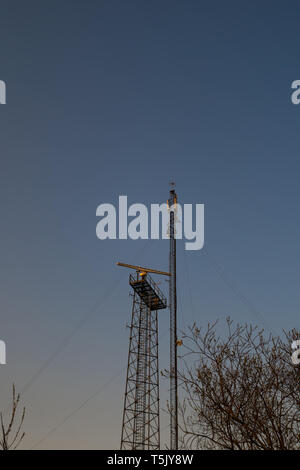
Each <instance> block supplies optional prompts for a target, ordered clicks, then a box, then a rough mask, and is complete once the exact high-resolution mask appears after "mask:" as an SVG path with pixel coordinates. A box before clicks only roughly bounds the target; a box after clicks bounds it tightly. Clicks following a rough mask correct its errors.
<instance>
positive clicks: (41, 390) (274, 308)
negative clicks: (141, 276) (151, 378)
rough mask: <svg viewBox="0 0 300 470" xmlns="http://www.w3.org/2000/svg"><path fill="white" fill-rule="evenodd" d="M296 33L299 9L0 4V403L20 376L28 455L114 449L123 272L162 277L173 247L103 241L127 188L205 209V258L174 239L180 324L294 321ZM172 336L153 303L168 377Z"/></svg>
mask: <svg viewBox="0 0 300 470" xmlns="http://www.w3.org/2000/svg"><path fill="white" fill-rule="evenodd" d="M299 22H300V6H299V2H296V1H293V0H290V1H289V2H288V3H287V2H284V1H274V0H272V1H266V0H259V1H257V0H254V1H251V2H250V1H245V0H244V1H241V0H239V1H237V0H236V1H232V0H227V1H226V2H224V1H223V0H222V1H221V0H218V1H212V0H209V1H202V0H198V1H193V0H187V1H176V0H164V1H163V2H162V1H158V0H151V1H150V0H149V1H146V0H142V1H138V0H136V1H134V0H126V1H124V0H118V1H117V0H105V1H101V0H98V1H95V0H88V1H83V0H80V1H79V0H59V1H58V0H51V1H49V0H43V1H40V0H26V2H25V1H22V0H18V1H16V0H0V48H1V64H0V79H1V80H5V81H6V83H7V105H6V106H0V133H1V134H0V136H1V138H0V157H1V171H0V196H1V198H0V214H1V244H0V260H1V270H0V285H1V299H0V305H1V317H0V318H1V323H0V339H2V340H5V341H6V343H7V348H8V351H7V354H8V356H7V359H8V365H7V366H2V367H1V368H0V382H1V389H0V406H1V407H2V408H5V407H6V406H7V404H8V400H9V397H10V387H11V384H12V382H15V383H16V386H17V388H18V390H21V391H22V390H23V389H24V387H25V386H27V385H28V386H27V387H26V391H25V393H24V395H23V397H22V399H23V403H24V404H25V405H26V407H27V417H26V422H25V430H26V432H27V437H26V439H25V440H24V443H23V445H22V448H27V449H28V448H32V447H34V446H36V444H38V443H39V441H40V440H42V442H40V443H39V445H38V447H37V448H39V449H66V448H68V449H76V448H80V449H97V448H100V449H101V448H103V449H105V448H110V449H113V448H118V447H119V441H120V429H121V412H122V407H123V393H124V387H125V369H126V364H127V350H128V330H127V329H126V323H128V322H129V319H130V298H129V296H128V294H129V286H128V272H127V271H126V270H125V269H124V270H122V268H118V267H116V266H115V262H116V261H124V262H129V263H133V264H141V265H148V266H152V267H154V268H159V269H167V268H168V242H167V241H149V242H146V243H145V241H135V242H133V241H105V242H103V241H102V242H101V241H100V240H98V239H97V238H96V234H95V228H96V223H97V219H96V215H95V214H96V208H97V206H98V205H99V204H101V203H104V202H111V203H115V204H116V203H117V201H118V196H119V195H120V194H126V195H127V196H128V199H129V203H130V204H131V203H135V202H140V203H144V204H147V205H148V204H150V203H161V202H165V201H166V199H167V197H168V191H169V186H168V184H169V181H170V179H172V178H173V179H174V180H175V181H176V187H177V192H178V197H179V200H180V202H182V203H193V204H196V203H204V204H205V210H206V218H205V223H206V228H205V248H204V249H203V250H202V251H198V252H185V251H184V245H183V242H181V243H178V290H179V305H178V307H179V312H178V318H179V328H180V329H184V328H186V327H187V326H188V325H191V324H192V323H193V322H194V321H195V320H196V321H197V322H198V323H199V325H205V324H207V322H208V321H212V320H215V319H216V318H220V320H221V322H223V321H224V319H225V317H226V316H227V315H231V316H232V318H233V319H234V320H236V321H240V322H246V321H247V322H252V323H256V324H259V326H263V327H265V328H266V329H267V330H272V331H273V332H280V331H281V329H282V328H285V329H289V328H292V327H299V326H300V325H299V274H300V272H299V271H300V258H299V239H300V223H299V195H300V188H299V177H300V158H299V148H300V132H299V130H300V106H299V107H298V106H294V105H292V103H291V100H290V95H291V90H290V87H291V83H292V81H293V80H296V79H300V71H299ZM161 287H162V288H163V289H165V288H166V287H167V285H166V282H165V280H164V279H163V280H162V282H161ZM82 319H85V320H84V321H83V322H82V323H80V322H81V320H82ZM77 325H81V326H80V327H79V326H78V328H77ZM76 328H77V330H76V332H75V329H76ZM167 330H168V313H167V311H165V312H164V311H162V312H160V331H161V334H162V336H163V338H162V340H161V358H160V363H161V364H160V365H161V368H164V367H168V341H167V340H168V335H167ZM69 335H70V336H69ZM68 337H69V342H66V341H65V339H66V338H68ZM61 345H62V346H61ZM55 353H56V355H55V356H53V354H55ZM49 358H51V360H50V361H49V362H47V361H48V360H49ZM44 366H45V367H44ZM41 367H44V369H43V370H40V368H41ZM39 371H40V372H39ZM37 373H38V375H36V374H37ZM110 380H111V381H110ZM109 381H110V382H109ZM167 390H168V384H167V383H165V381H162V394H163V405H164V406H165V399H166V397H167V395H166V394H167ZM98 391H99V393H97V392H98ZM93 395H95V396H94V398H93V399H91V400H90V401H89V402H88V403H86V404H84V403H85V401H86V400H87V399H88V398H89V397H92V396H93ZM81 405H84V406H82V408H81V409H80V410H78V412H76V413H75V414H73V413H74V411H76V410H77V408H78V407H81ZM71 415H72V416H71ZM66 418H68V419H67V420H66V421H65V422H64V423H63V421H64V420H65V419H66ZM167 424H168V422H167V420H166V418H165V416H163V418H162V426H163V428H164V432H163V443H164V442H165V440H166V439H167V438H168V436H167V432H168V430H167ZM52 431H53V432H52ZM49 432H51V434H49V435H48V433H49ZM46 436H47V439H44V438H45V437H46Z"/></svg>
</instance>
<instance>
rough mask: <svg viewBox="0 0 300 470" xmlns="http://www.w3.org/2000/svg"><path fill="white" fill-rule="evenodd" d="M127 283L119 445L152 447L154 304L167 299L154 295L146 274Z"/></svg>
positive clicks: (156, 431)
mask: <svg viewBox="0 0 300 470" xmlns="http://www.w3.org/2000/svg"><path fill="white" fill-rule="evenodd" d="M130 285H131V286H132V287H133V289H134V295H133V308H132V319H131V327H130V342H129V354H128V369H127V379H126V392H125V402H124V412H123V426H122V440H121V449H124V450H147V449H148V450H154V449H159V448H160V421H159V411H160V410H159V408H160V406H159V367H158V318H157V317H158V315H157V306H159V307H158V308H166V301H165V299H164V298H163V297H159V299H158V300H156V299H155V296H154V295H153V292H158V291H157V290H156V287H157V286H156V285H155V284H154V282H153V281H151V282H150V279H149V277H148V276H147V277H145V278H143V279H142V280H137V281H136V282H135V281H134V279H133V278H132V276H131V277H130ZM150 287H151V289H150ZM150 296H151V299H150Z"/></svg>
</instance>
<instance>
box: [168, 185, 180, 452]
mask: <svg viewBox="0 0 300 470" xmlns="http://www.w3.org/2000/svg"><path fill="white" fill-rule="evenodd" d="M174 187H175V184H174V183H171V190H170V199H169V201H168V203H169V210H170V229H169V231H170V260H169V263H170V267H169V272H170V274H171V277H170V292H169V302H170V449H171V450H177V449H178V381H177V292H176V229H175V225H176V224H175V221H176V204H177V195H176V192H175V189H174Z"/></svg>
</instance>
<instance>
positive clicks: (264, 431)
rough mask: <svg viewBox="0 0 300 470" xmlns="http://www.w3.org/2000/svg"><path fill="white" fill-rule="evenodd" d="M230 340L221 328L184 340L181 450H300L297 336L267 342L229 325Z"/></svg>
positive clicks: (248, 328)
mask: <svg viewBox="0 0 300 470" xmlns="http://www.w3.org/2000/svg"><path fill="white" fill-rule="evenodd" d="M225 336H226V339H224V335H222V337H220V336H218V334H217V322H216V323H214V324H212V325H208V327H207V329H206V330H205V331H204V330H202V329H200V328H198V327H197V326H196V324H194V325H193V327H192V328H190V330H189V332H188V334H186V335H184V337H183V343H184V347H185V352H184V354H183V357H182V359H183V364H184V367H183V370H182V371H180V372H179V377H178V378H179V383H180V385H181V386H182V388H183V394H184V396H185V398H184V400H183V402H182V403H181V406H180V430H181V435H182V443H181V447H183V448H188V449H189V448H190V449H229V450H235V449H240V450H269V449H275V450H276V449H277V450H279V449H281V450H283V449H300V368H299V366H295V365H293V364H292V362H291V343H292V341H293V340H294V339H299V338H300V334H299V332H297V331H296V330H293V331H291V332H289V333H284V334H283V337H282V338H281V337H275V336H272V335H269V336H266V335H265V334H264V332H263V331H259V330H258V329H257V328H256V327H252V326H251V325H242V326H241V325H239V324H238V325H236V326H234V325H233V322H232V321H231V320H230V319H229V318H228V319H227V334H226V335H225Z"/></svg>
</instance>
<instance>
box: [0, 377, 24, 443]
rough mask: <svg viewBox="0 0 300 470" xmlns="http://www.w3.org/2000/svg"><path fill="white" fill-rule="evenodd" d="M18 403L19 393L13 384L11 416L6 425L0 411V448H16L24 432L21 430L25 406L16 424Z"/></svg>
mask: <svg viewBox="0 0 300 470" xmlns="http://www.w3.org/2000/svg"><path fill="white" fill-rule="evenodd" d="M19 404H20V394H16V389H15V386H14V385H13V402H12V409H11V416H10V420H9V423H8V425H7V426H5V424H4V418H3V413H0V425H1V431H0V449H1V450H16V449H17V447H18V446H19V445H20V443H21V441H22V440H23V438H24V436H25V433H24V432H22V426H23V423H24V418H25V408H23V411H22V414H21V417H20V420H19V425H17V424H16V421H17V412H18V407H19Z"/></svg>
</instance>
